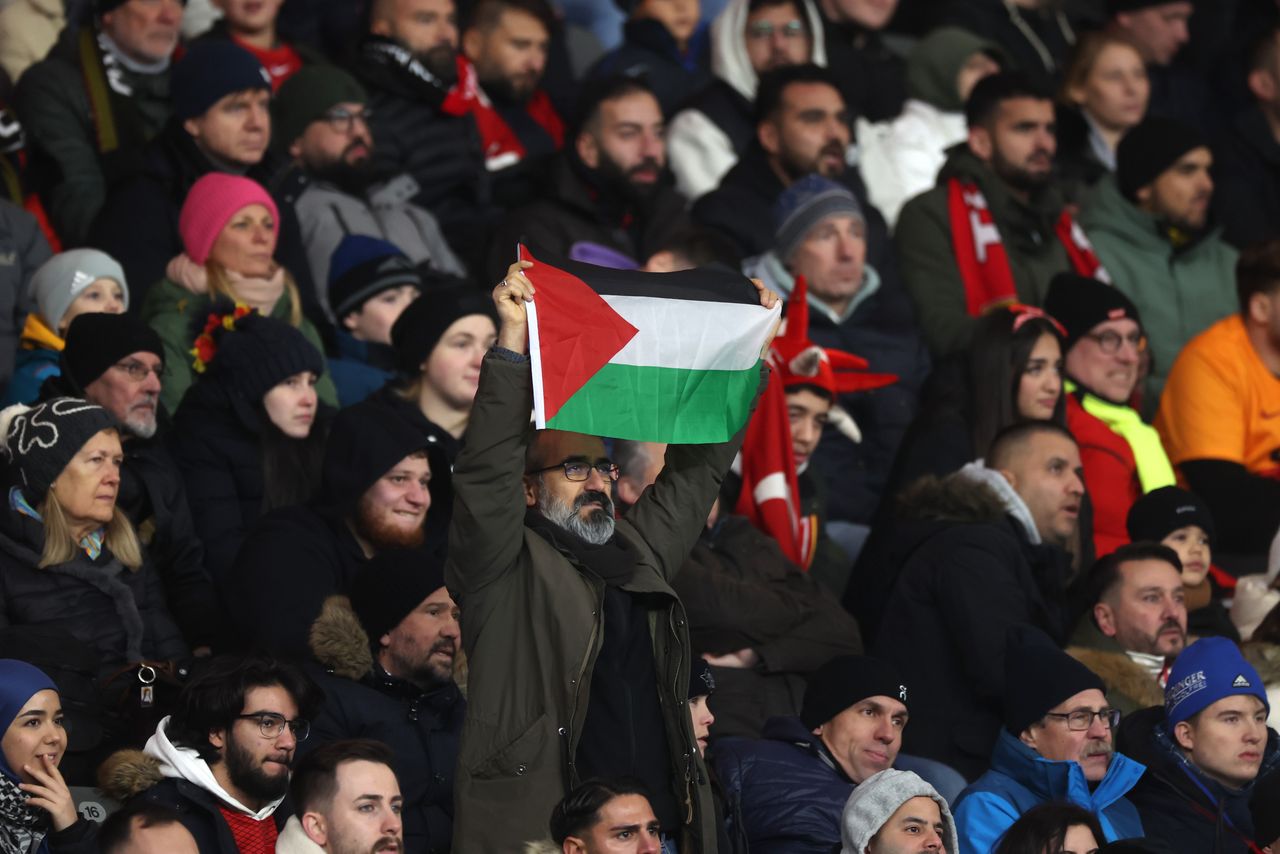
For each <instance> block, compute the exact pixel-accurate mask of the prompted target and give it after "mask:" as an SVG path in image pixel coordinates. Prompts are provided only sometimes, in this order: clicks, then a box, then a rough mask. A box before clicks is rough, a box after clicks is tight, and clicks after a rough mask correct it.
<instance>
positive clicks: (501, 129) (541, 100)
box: [440, 55, 564, 172]
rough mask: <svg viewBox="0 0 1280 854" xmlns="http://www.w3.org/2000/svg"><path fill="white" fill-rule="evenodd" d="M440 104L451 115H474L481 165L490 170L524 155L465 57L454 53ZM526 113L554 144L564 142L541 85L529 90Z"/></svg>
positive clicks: (497, 168)
mask: <svg viewBox="0 0 1280 854" xmlns="http://www.w3.org/2000/svg"><path fill="white" fill-rule="evenodd" d="M440 108H441V109H442V110H443V111H444V112H446V113H448V114H449V115H451V116H462V115H466V114H467V113H470V114H471V117H472V118H473V119H475V123H476V127H477V128H478V129H479V131H480V142H481V144H482V145H483V146H484V162H485V168H487V169H488V170H489V171H490V172H496V171H497V170H499V169H505V168H506V167H508V166H514V165H515V164H516V163H519V162H520V161H521V160H523V159H524V155H525V150H524V145H523V144H522V143H521V142H520V138H519V137H518V136H516V133H515V131H513V130H512V129H511V128H510V126H509V125H508V124H507V123H506V121H504V120H503V118H502V116H500V115H498V111H497V110H495V109H494V108H493V104H492V102H490V101H489V98H488V96H486V95H485V94H484V91H483V90H482V89H481V88H480V81H479V80H478V79H477V78H476V69H475V66H474V65H472V64H471V63H470V62H469V61H468V60H467V59H466V58H464V57H463V56H461V55H459V56H458V82H457V83H456V84H454V87H453V88H452V89H450V90H449V94H448V95H446V96H445V99H444V103H443V104H441V105H440ZM525 110H526V112H528V113H529V117H530V118H531V119H533V120H534V121H535V122H537V123H538V125H539V126H540V127H541V128H542V129H543V130H545V131H546V132H547V135H548V136H550V137H551V138H552V139H553V140H555V144H556V148H560V147H561V146H562V145H564V123H563V122H562V121H561V120H560V116H558V115H557V114H556V111H555V108H554V107H553V106H551V99H550V98H548V97H547V93H546V92H544V91H542V90H541V89H539V90H537V91H536V92H534V93H533V97H532V98H530V99H529V103H528V104H527V105H526V107H525Z"/></svg>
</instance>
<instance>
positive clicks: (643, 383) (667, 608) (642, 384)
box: [446, 256, 779, 854]
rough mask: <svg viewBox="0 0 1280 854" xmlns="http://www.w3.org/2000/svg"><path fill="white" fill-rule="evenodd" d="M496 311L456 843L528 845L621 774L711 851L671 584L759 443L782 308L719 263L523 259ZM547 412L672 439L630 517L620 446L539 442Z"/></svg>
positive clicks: (457, 592) (468, 525) (455, 583)
mask: <svg viewBox="0 0 1280 854" xmlns="http://www.w3.org/2000/svg"><path fill="white" fill-rule="evenodd" d="M525 257H527V256H525ZM531 280H532V281H531ZM535 282H536V283H537V285H536V291H535V284H534V283H535ZM493 300H494V304H495V305H496V306H497V310H498V316H499V320H500V328H499V332H498V343H497V346H495V347H494V348H493V349H492V350H490V352H489V353H488V355H486V356H485V359H484V363H483V365H482V367H481V373H480V383H479V389H478V391H477V393H476V398H475V405H474V408H473V410H472V415H471V422H470V424H469V426H468V429H467V434H466V446H465V448H464V449H463V451H462V453H461V455H460V456H459V457H458V460H457V463H456V466H455V468H454V472H453V479H454V489H455V501H456V503H455V509H454V517H453V527H452V529H451V531H450V554H449V563H448V566H447V568H446V581H447V584H448V587H449V590H450V592H451V593H452V595H453V596H454V598H455V600H456V601H458V603H459V604H460V605H461V607H462V609H463V614H464V621H463V622H464V625H463V647H464V649H465V650H466V653H467V656H468V661H469V665H470V672H469V678H468V709H467V719H466V724H465V727H464V729H463V736H462V745H461V750H460V757H459V763H458V776H457V784H456V788H455V798H456V815H455V823H454V827H455V837H454V849H455V850H458V851H467V852H495V854H496V853H497V852H503V854H505V853H506V852H510V851H515V850H520V847H521V845H522V844H523V843H525V842H527V841H531V840H536V839H540V838H542V837H543V836H544V835H545V833H546V821H547V817H548V816H549V815H550V813H551V809H552V807H554V806H555V804H556V802H557V801H559V800H560V799H561V798H562V797H563V796H564V794H565V793H566V792H568V791H570V790H571V789H573V788H574V787H575V786H577V785H578V784H579V783H581V782H582V781H584V780H587V779H590V778H592V777H616V776H620V775H622V776H630V777H634V778H637V779H638V780H639V781H640V782H642V783H643V784H644V785H645V788H646V789H647V790H648V793H649V800H650V803H651V804H652V805H653V808H654V812H655V814H656V816H657V817H658V820H659V822H660V824H661V826H662V831H663V835H664V848H663V850H664V851H665V852H673V851H680V852H686V854H697V852H703V851H714V849H715V838H716V831H715V818H714V811H713V809H712V806H711V791H710V787H709V785H708V782H707V775H706V771H705V768H704V767H703V766H702V764H701V760H700V759H699V758H698V751H697V747H696V742H695V740H694V735H693V730H692V725H691V723H690V719H689V715H688V713H687V709H686V697H685V694H686V692H687V687H688V683H689V663H690V649H689V636H688V627H687V625H686V618H685V613H684V608H683V607H682V605H681V604H680V601H679V599H678V598H677V597H676V595H675V593H674V591H673V590H672V589H671V585H670V579H671V577H672V576H673V575H674V574H675V572H676V571H677V570H678V569H679V567H680V566H681V564H682V563H683V562H684V560H685V558H686V557H687V556H688V554H689V552H690V550H691V549H692V547H693V545H694V543H695V542H696V541H697V538H698V535H699V533H700V531H701V529H702V526H703V523H704V521H705V520H706V518H707V513H708V511H709V510H710V508H711V504H712V502H713V501H714V500H715V497H716V495H717V493H718V491H719V488H720V482H721V480H722V479H723V477H724V474H725V472H726V470H727V469H728V468H729V465H730V462H731V461H732V459H733V457H734V454H735V453H736V451H737V449H738V446H739V444H740V442H741V429H742V427H743V425H744V424H745V422H746V419H747V416H748V415H749V411H750V408H751V405H752V402H753V400H754V397H755V395H756V392H757V388H758V386H759V382H760V377H761V376H762V372H763V368H762V367H761V365H760V358H759V357H760V352H761V349H762V347H763V346H764V345H765V344H766V343H767V342H768V339H769V336H770V334H771V332H772V328H773V326H774V325H775V323H776V319H777V317H778V313H779V307H778V298H777V296H776V295H775V294H774V293H773V292H771V291H769V290H767V289H765V288H764V287H763V286H762V285H760V284H758V283H755V290H754V291H753V290H752V288H751V286H750V285H748V284H747V281H746V280H745V279H743V278H741V277H740V276H737V275H736V274H730V273H718V272H713V271H710V270H694V271H689V272H686V273H678V274H662V275H655V274H644V273H635V272H620V271H611V270H603V269H601V268H595V267H590V266H588V265H583V264H576V263H572V262H563V263H558V265H557V266H551V265H549V264H544V263H540V262H539V263H536V264H535V263H532V262H530V261H519V262H517V263H516V264H514V265H512V267H511V268H510V270H509V272H508V275H507V277H506V278H505V279H504V280H503V281H502V282H501V283H500V284H499V285H498V286H497V287H496V288H495V289H494V292H493ZM726 318H728V319H729V322H726ZM699 319H700V320H699ZM699 323H702V326H701V327H699V326H698V324H699ZM725 327H732V330H731V331H726V328H725ZM695 336H696V338H697V340H692V339H693V338H694V337H695ZM747 371H754V377H753V378H752V381H751V382H750V383H747V382H746V381H745V380H744V379H743V377H744V375H745V372H747ZM530 408H533V409H534V410H535V412H536V415H537V420H538V422H539V423H541V424H549V425H550V426H552V427H577V428H578V429H582V426H581V425H584V424H594V425H599V426H600V427H601V428H605V427H607V428H608V429H607V432H609V433H610V435H614V436H618V437H620V438H632V439H638V440H648V441H665V442H670V443H671V444H670V445H669V447H668V450H667V453H666V462H665V466H664V468H663V472H662V474H661V475H660V476H659V478H658V480H657V481H656V482H655V483H654V484H653V486H652V487H650V488H649V489H647V490H646V491H645V493H644V494H643V495H642V496H641V497H640V499H639V500H638V501H637V502H636V504H635V506H634V507H633V508H632V509H631V510H630V512H629V513H628V515H627V518H626V519H625V520H622V521H617V522H615V520H614V512H613V484H614V481H615V480H616V479H617V476H618V469H617V467H616V466H615V465H613V463H612V461H611V460H610V459H609V458H608V456H606V454H605V447H604V442H603V441H602V440H601V439H600V438H599V437H598V436H594V435H587V434H584V433H580V432H567V431H565V430H561V429H550V430H542V431H539V432H536V433H531V432H530V431H529V429H528V416H529V411H530ZM601 432H606V431H605V430H603V429H602V430H601ZM521 515H523V524H521V522H520V516H521Z"/></svg>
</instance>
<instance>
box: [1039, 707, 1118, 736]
mask: <svg viewBox="0 0 1280 854" xmlns="http://www.w3.org/2000/svg"><path fill="white" fill-rule="evenodd" d="M1044 716H1045V717H1046V718H1060V719H1061V720H1064V721H1066V722H1067V729H1069V730H1072V731H1073V732H1084V731H1085V730H1087V729H1088V728H1089V727H1091V726H1093V719H1094V717H1097V718H1098V719H1099V720H1101V721H1102V722H1103V723H1104V724H1106V727H1107V729H1115V728H1116V727H1117V726H1119V725H1120V710H1119V709H1098V711H1096V712H1093V711H1090V710H1089V709H1076V710H1075V711H1074V712H1045V715H1044Z"/></svg>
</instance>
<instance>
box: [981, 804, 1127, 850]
mask: <svg viewBox="0 0 1280 854" xmlns="http://www.w3.org/2000/svg"><path fill="white" fill-rule="evenodd" d="M1105 841H1106V835H1105V834H1104V833H1103V832H1102V825H1101V824H1099V823H1098V817H1097V816H1095V815H1094V814H1093V813H1091V812H1089V811H1088V810H1087V809H1084V808H1083V807H1078V806H1076V805H1075V804H1066V803H1047V804H1040V805H1039V806H1037V807H1032V808H1031V809H1029V810H1027V811H1026V812H1025V813H1023V814H1022V817H1021V818H1019V819H1018V820H1017V821H1016V822H1014V824H1013V826H1012V827H1010V828H1009V829H1008V830H1006V831H1005V834H1004V836H1002V837H1001V838H1000V845H999V847H997V848H996V850H995V854H1094V852H1095V851H1097V850H1098V848H1099V846H1101V845H1102V844H1103V843H1104V842H1105Z"/></svg>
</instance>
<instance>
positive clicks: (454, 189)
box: [351, 36, 497, 262]
mask: <svg viewBox="0 0 1280 854" xmlns="http://www.w3.org/2000/svg"><path fill="white" fill-rule="evenodd" d="M401 60H404V61H401ZM351 70H352V72H353V73H354V74H355V76H356V77H357V78H358V79H359V80H360V82H361V83H362V84H363V85H364V87H365V89H366V90H368V92H369V108H370V109H371V110H372V111H373V121H372V122H371V124H372V127H371V128H370V130H371V131H372V132H373V139H374V146H373V161H374V163H375V164H376V166H377V167H378V169H379V170H380V171H381V172H382V173H383V174H386V175H395V174H398V173H400V172H407V173H408V174H409V175H411V176H413V179H414V180H415V181H417V182H418V194H417V195H416V196H414V198H413V202H414V204H418V205H422V206H423V207H424V208H427V209H428V210H430V211H431V212H432V213H433V214H435V216H436V219H438V220H439V221H440V227H441V229H442V230H443V231H444V233H445V238H446V240H448V242H449V245H450V246H452V247H453V248H454V249H455V250H456V251H458V252H459V253H461V254H463V255H465V256H470V254H471V253H469V252H467V251H466V250H467V247H470V246H476V245H478V246H483V245H484V243H483V239H481V240H479V241H477V237H478V236H479V237H480V238H483V237H484V236H485V234H487V231H488V229H489V227H490V225H491V223H492V221H493V219H494V218H495V216H496V214H497V211H496V210H494V209H493V208H492V206H491V201H490V199H491V192H492V187H491V181H490V179H489V173H488V172H487V171H486V170H485V160H484V151H483V148H482V146H481V142H480V132H479V130H477V128H476V124H475V120H474V119H472V118H471V116H469V115H464V116H451V115H448V114H446V113H444V112H443V111H442V110H441V109H440V105H441V103H442V102H443V101H444V97H445V94H446V92H445V90H444V89H443V88H442V87H441V86H440V85H438V84H439V81H438V80H436V78H434V77H430V76H429V74H428V72H426V70H425V69H424V68H422V66H421V65H420V64H418V63H412V64H410V63H409V62H408V60H407V52H405V51H404V49H403V48H401V47H399V46H398V45H396V44H395V43H394V42H392V41H390V40H389V39H384V38H381V37H378V36H370V37H369V38H368V39H367V40H366V41H365V43H364V44H363V45H362V46H361V49H360V53H359V57H358V58H357V60H356V61H355V63H354V64H353V66H352V69H351ZM477 228H479V229H480V230H481V232H482V234H480V235H476V234H475V233H473V232H474V231H475V229H477ZM466 260H467V261H468V262H471V261H472V260H473V259H472V258H471V257H467V258H466Z"/></svg>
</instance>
